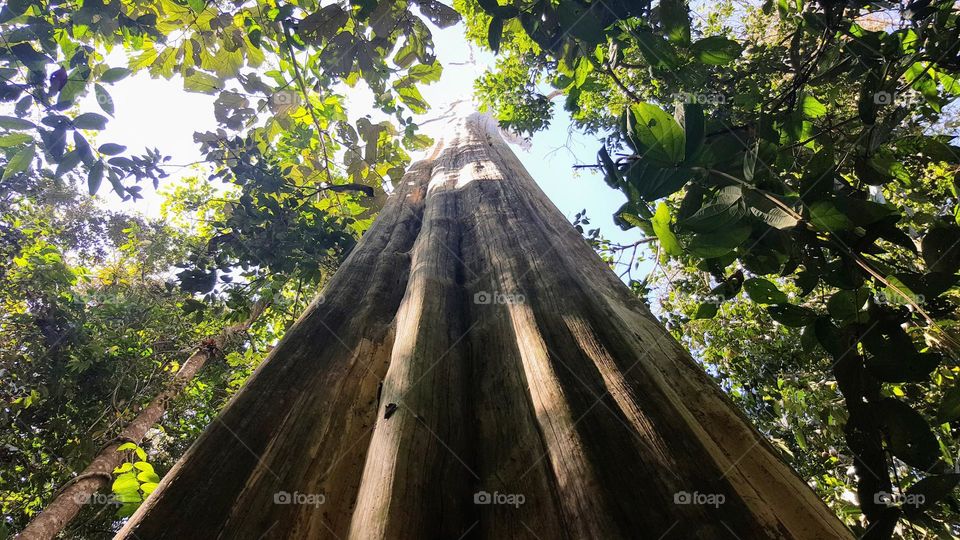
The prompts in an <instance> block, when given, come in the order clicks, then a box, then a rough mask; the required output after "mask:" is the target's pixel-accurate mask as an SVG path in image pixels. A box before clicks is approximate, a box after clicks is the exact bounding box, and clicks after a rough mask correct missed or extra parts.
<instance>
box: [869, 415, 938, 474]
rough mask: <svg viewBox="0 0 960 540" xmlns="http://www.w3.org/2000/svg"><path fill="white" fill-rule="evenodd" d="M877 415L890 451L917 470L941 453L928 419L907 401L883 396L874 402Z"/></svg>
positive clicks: (929, 463) (926, 467) (926, 466)
mask: <svg viewBox="0 0 960 540" xmlns="http://www.w3.org/2000/svg"><path fill="white" fill-rule="evenodd" d="M876 409H877V419H878V420H879V421H880V422H881V423H882V424H883V426H884V432H885V433H886V434H887V444H888V446H889V448H890V452H892V453H893V455H895V456H896V457H898V458H900V459H901V460H903V462H904V463H906V464H907V465H912V466H914V467H916V468H918V469H920V470H923V471H926V470H929V468H930V467H931V466H933V464H934V463H936V461H937V459H938V458H939V457H940V445H939V444H938V443H937V438H936V436H935V435H934V434H933V432H931V431H930V426H929V425H927V421H926V420H924V418H923V416H921V415H920V413H918V412H917V411H915V410H913V408H911V407H910V406H909V405H907V404H906V403H904V402H902V401H900V400H897V399H893V398H885V399H882V400H880V402H879V403H877V404H876Z"/></svg>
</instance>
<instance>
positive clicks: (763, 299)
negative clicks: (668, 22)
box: [743, 278, 787, 304]
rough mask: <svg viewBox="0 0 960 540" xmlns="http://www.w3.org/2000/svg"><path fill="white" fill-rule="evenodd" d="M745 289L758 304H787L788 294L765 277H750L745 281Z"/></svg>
mask: <svg viewBox="0 0 960 540" xmlns="http://www.w3.org/2000/svg"><path fill="white" fill-rule="evenodd" d="M743 289H744V290H745V291H747V294H748V295H750V299H751V300H753V301H754V302H756V303H758V304H785V303H787V295H786V294H784V293H783V291H781V290H780V289H778V288H777V286H776V285H775V284H774V283H773V282H771V281H769V280H766V279H763V278H750V279H748V280H746V281H744V282H743Z"/></svg>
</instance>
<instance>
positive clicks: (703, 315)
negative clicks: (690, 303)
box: [693, 302, 720, 319]
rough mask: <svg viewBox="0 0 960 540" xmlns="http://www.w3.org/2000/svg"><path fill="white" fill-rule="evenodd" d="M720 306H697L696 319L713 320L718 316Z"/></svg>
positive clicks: (710, 304) (713, 303)
mask: <svg viewBox="0 0 960 540" xmlns="http://www.w3.org/2000/svg"><path fill="white" fill-rule="evenodd" d="M719 309H720V306H719V305H717V304H716V303H715V302H702V303H700V304H699V305H697V312H696V314H694V316H693V318H694V319H712V318H714V317H715V316H716V315H717V311H719Z"/></svg>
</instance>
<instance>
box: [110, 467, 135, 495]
mask: <svg viewBox="0 0 960 540" xmlns="http://www.w3.org/2000/svg"><path fill="white" fill-rule="evenodd" d="M111 489H112V490H113V491H114V492H115V493H126V492H136V491H139V490H140V482H138V481H137V475H136V474H135V473H132V472H125V473H123V474H121V475H120V476H118V477H117V479H116V480H114V481H113V486H112V487H111Z"/></svg>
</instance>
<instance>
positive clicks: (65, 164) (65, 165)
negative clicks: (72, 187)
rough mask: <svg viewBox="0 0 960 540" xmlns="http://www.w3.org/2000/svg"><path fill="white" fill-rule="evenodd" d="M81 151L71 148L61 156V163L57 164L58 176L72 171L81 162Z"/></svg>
mask: <svg viewBox="0 0 960 540" xmlns="http://www.w3.org/2000/svg"><path fill="white" fill-rule="evenodd" d="M80 159H81V157H80V152H79V151H77V150H71V151H69V152H67V153H66V154H64V155H63V156H62V157H61V158H60V163H58V164H57V171H56V173H55V174H56V175H57V176H63V175H64V174H66V173H68V172H70V171H71V170H72V169H73V168H74V167H76V166H77V164H78V163H80Z"/></svg>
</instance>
